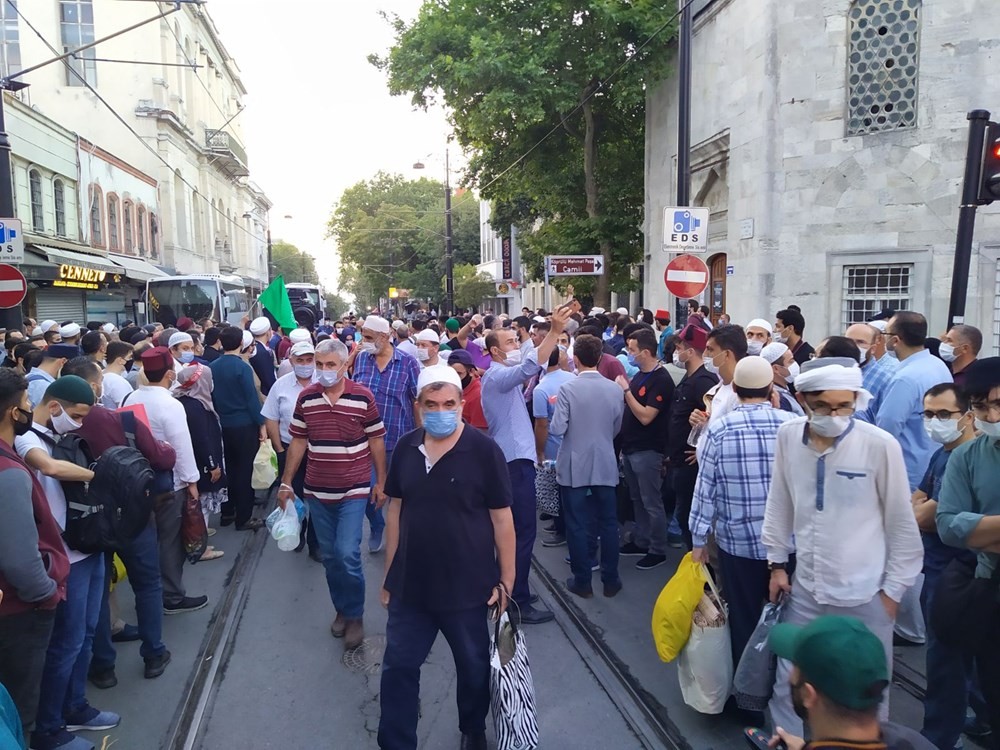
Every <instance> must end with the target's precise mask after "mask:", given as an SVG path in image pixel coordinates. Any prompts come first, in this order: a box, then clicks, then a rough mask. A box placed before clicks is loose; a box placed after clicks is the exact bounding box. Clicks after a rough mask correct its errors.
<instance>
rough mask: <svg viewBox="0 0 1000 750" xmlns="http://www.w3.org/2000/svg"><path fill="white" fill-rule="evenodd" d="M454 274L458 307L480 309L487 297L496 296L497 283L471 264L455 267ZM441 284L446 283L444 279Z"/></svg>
mask: <svg viewBox="0 0 1000 750" xmlns="http://www.w3.org/2000/svg"><path fill="white" fill-rule="evenodd" d="M452 274H453V276H454V279H455V306H456V307H463V308H464V307H479V305H480V304H482V301H483V300H484V299H486V298H487V297H495V296H496V282H495V281H493V279H492V277H490V276H488V275H487V274H485V273H482V272H480V271H477V270H476V267H475V266H474V265H472V264H471V263H461V264H458V265H456V266H454V268H453V270H452ZM441 282H442V283H444V278H442V279H441Z"/></svg>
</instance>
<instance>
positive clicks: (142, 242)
mask: <svg viewBox="0 0 1000 750" xmlns="http://www.w3.org/2000/svg"><path fill="white" fill-rule="evenodd" d="M135 225H136V228H137V229H138V232H139V234H138V238H139V242H138V245H139V255H145V254H146V209H145V208H143V207H142V206H139V207H138V208H137V209H136V221H135Z"/></svg>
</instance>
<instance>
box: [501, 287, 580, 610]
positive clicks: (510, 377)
mask: <svg viewBox="0 0 1000 750" xmlns="http://www.w3.org/2000/svg"><path fill="white" fill-rule="evenodd" d="M571 312H572V311H571V310H570V308H569V307H566V306H564V307H560V308H559V309H558V310H556V311H555V312H554V313H553V314H552V328H551V329H550V330H549V332H548V333H547V334H546V336H545V339H544V340H543V341H542V344H541V346H539V347H538V348H537V349H536V348H535V346H534V345H533V344H532V342H531V339H530V338H527V337H526V338H525V340H524V342H523V343H521V344H520V346H519V345H518V339H517V336H516V335H515V333H514V331H512V330H510V329H501V330H499V331H490V332H489V333H488V334H487V335H486V349H487V351H488V352H489V354H490V358H491V360H492V363H491V364H490V369H489V370H487V371H486V374H485V375H483V377H482V389H483V398H482V401H483V412H484V413H485V414H486V421H487V422H488V423H489V426H490V427H489V429H490V437H492V438H493V439H494V440H496V442H497V445H499V446H500V449H501V450H502V451H503V453H504V457H505V458H506V460H507V472H508V474H509V475H510V485H511V491H512V493H513V505H512V506H511V511H512V513H513V514H514V528H515V530H516V531H517V578H516V579H515V581H514V589H513V591H512V592H511V593H512V595H513V598H514V601H515V602H517V605H518V606H517V607H516V608H515V612H514V613H513V614H512V615H511V616H512V617H518V613H519V615H520V620H521V622H522V623H525V624H537V623H543V622H548V621H550V620H552V619H554V617H555V616H554V615H553V614H552V613H551V612H548V611H546V610H541V609H536V608H535V607H534V606H532V604H531V601H532V596H531V591H530V590H529V588H528V571H529V569H530V568H531V553H532V549H533V548H534V546H535V535H536V533H537V524H538V517H537V515H536V514H537V511H536V509H535V459H536V458H537V452H536V451H535V436H534V432H533V431H532V428H531V420H530V418H529V417H528V407H527V405H526V404H525V403H524V395H523V392H522V390H521V389H522V387H523V386H524V383H525V382H526V381H528V380H530V379H531V377H532V376H534V375H537V374H539V373H540V372H541V369H542V368H541V365H539V359H541V361H543V362H545V361H548V358H549V357H550V356H551V355H552V350H553V349H555V348H556V341H557V340H558V338H559V333H560V332H561V331H562V330H563V328H564V327H565V325H566V321H567V320H569V316H570V314H571Z"/></svg>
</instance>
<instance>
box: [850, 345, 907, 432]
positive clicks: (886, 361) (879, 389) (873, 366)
mask: <svg viewBox="0 0 1000 750" xmlns="http://www.w3.org/2000/svg"><path fill="white" fill-rule="evenodd" d="M897 367H899V360H898V359H896V358H895V357H890V356H889V355H888V354H885V355H883V356H882V359H875V358H874V357H872V358H871V359H869V360H868V361H867V362H865V363H864V364H863V365H861V378H862V384H863V385H864V387H865V390H866V391H868V392H869V393H870V394H872V400H871V403H869V404H868V408H867V409H865V410H864V411H863V412H858V413H857V415H856V416H857V418H858V419H860V420H862V421H865V422H868V423H869V424H875V415H876V414H878V406H879V404H880V403H881V402H882V394H883V393H884V392H885V389H886V386H888V385H889V381H890V380H892V377H893V375H895V374H896V368H897Z"/></svg>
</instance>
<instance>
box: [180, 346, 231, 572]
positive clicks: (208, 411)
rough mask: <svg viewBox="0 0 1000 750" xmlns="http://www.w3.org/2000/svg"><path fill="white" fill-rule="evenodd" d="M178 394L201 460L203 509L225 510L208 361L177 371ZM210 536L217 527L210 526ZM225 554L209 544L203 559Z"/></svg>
mask: <svg viewBox="0 0 1000 750" xmlns="http://www.w3.org/2000/svg"><path fill="white" fill-rule="evenodd" d="M174 396H176V397H177V400H178V401H180V402H181V404H182V405H183V406H184V413H185V414H186V415H187V423H188V430H189V431H190V432H191V444H192V446H193V447H194V457H195V460H196V461H197V462H198V470H199V471H200V472H201V478H200V479H199V480H198V494H199V495H200V497H201V511H202V513H204V515H205V526H206V527H208V525H209V524H208V517H209V516H210V515H211V514H213V513H219V512H221V511H222V503H223V501H224V500H225V493H226V477H225V474H224V473H223V471H222V463H223V462H222V426H221V425H220V424H219V417H218V415H216V413H215V407H214V406H213V404H212V370H211V368H209V367H207V366H206V365H202V364H191V365H186V366H185V367H182V368H181V370H180V371H179V372H178V373H177V389H176V390H175V391H174ZM208 533H209V536H211V535H212V534H214V533H215V529H209V532H208ZM223 554H225V553H224V552H223V551H222V550H217V549H215V548H214V547H208V548H206V550H205V553H204V554H203V555H202V556H201V559H202V560H217V559H219V558H220V557H222V556H223Z"/></svg>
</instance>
